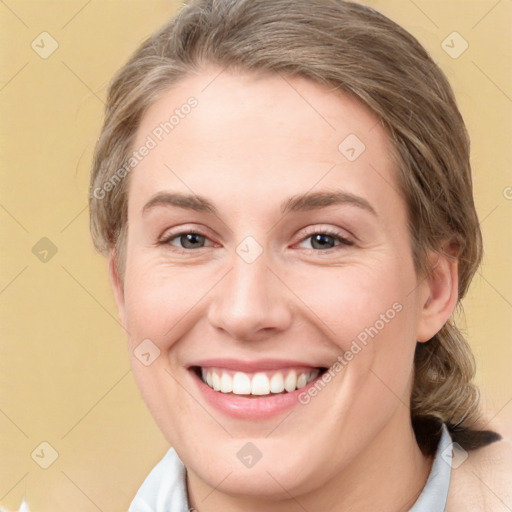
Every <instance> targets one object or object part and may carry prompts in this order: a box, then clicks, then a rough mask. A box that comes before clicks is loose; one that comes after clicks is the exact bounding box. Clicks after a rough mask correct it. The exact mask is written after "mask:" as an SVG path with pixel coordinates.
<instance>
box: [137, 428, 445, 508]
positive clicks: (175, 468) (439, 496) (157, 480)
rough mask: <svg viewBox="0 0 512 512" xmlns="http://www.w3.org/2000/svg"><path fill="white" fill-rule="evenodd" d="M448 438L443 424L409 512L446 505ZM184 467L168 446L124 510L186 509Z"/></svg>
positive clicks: (187, 506) (187, 505)
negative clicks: (427, 475)
mask: <svg viewBox="0 0 512 512" xmlns="http://www.w3.org/2000/svg"><path fill="white" fill-rule="evenodd" d="M451 445H452V440H451V437H450V434H449V432H448V429H447V428H446V425H444V424H443V431H442V435H441V440H440V442H439V445H438V447H437V451H436V455H435V458H434V462H433V464H432V469H431V470H430V474H429V477H428V480H427V483H426V484H425V487H424V488H423V491H422V492H421V494H420V496H419V497H418V499H417V500H416V502H415V503H414V505H413V507H412V508H411V509H409V512H442V511H444V509H445V507H446V500H447V498H448V488H449V486H450V477H451V465H450V462H451V458H452V449H451ZM189 510H191V507H190V505H189V504H188V497H187V479H186V470H185V466H184V465H183V462H181V460H180V459H179V457H178V454H177V453H176V451H175V450H174V448H171V449H170V450H169V451H168V452H167V453H166V454H165V456H164V458H163V459H162V460H161V461H160V462H159V463H158V464H157V465H156V466H155V467H154V468H153V469H152V470H151V473H149V475H148V476H147V478H146V480H144V482H143V484H142V486H141V487H140V489H139V491H138V492H137V494H136V496H135V498H134V500H133V501H132V504H131V505H130V508H129V510H128V512H189Z"/></svg>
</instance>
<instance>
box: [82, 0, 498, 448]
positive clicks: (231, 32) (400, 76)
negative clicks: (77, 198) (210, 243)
mask: <svg viewBox="0 0 512 512" xmlns="http://www.w3.org/2000/svg"><path fill="white" fill-rule="evenodd" d="M205 64H213V65H217V66H219V68H220V69H227V68H229V69H234V70H241V71H255V72H269V73H280V74H283V75H295V76H301V77H306V78H309V79H311V80H314V81H317V82H319V83H322V84H326V85H328V86H330V87H331V88H337V89H340V90H342V91H344V92H345V93H348V94H351V95H353V96H354V97H355V98H357V99H358V100H359V101H361V102H363V103H364V104H366V105H367V106H368V107H370V108H371V109H372V110H373V111H374V112H375V113H376V114H377V116H378V117H379V118H380V120H381V122H382V124H383V126H384V127H385V128H386V129H387V131H388V133H389V136H390V139H391V143H392V148H393V152H394V155H395V158H396V163H397V165H396V169H397V177H398V182H399V184H400V189H401V190H400V192H401V193H402V195H403V197H404V198H405V201H406V204H407V208H408V219H409V231H410V236H411V250H412V254H413V258H414V263H415V267H416V270H417V273H418V276H420V277H421V276H426V275H428V272H429V271H430V269H429V265H428V260H427V254H428V252H429V251H437V252H441V251H443V247H445V246H446V244H450V245H451V246H452V247H455V248H456V250H457V254H458V256H457V258H458V261H459V266H458V273H459V297H458V298H459V301H460V299H462V297H464V295H465V293H466V291H467V289H468V286H469V284H470V281H471V279H472V277H473V275H474V273H475V271H476V269H477V267H478V265H479V264H480V261H481V258H482V237H481V232H480V227H479V222H478V218H477V214H476V210H475V205H474V201H473V193H472V178H471V167H470V161H469V149H470V143H469V137H468V134H467V131H466V128H465V125H464V121H463V119H462V116H461V114H460V112H459V109H458V107H457V104H456V100H455V98H454V94H453V91H452V89H451V87H450V85H449V83H448V81H447V79H446V77H445V75H444V73H443V72H442V71H441V70H440V69H439V67H438V66H437V65H436V64H435V62H434V61H433V60H432V59H431V57H430V56H429V55H428V53H427V52H426V51H425V49H424V48H423V47H422V45H421V44H420V43H419V42H418V41H417V40H416V39H415V38H414V37H413V36H412V35H411V34H409V33H408V32H407V31H406V30H404V29H403V28H401V27H400V26H399V25H397V24H396V23H394V22H393V21H391V20H389V19H388V18H386V17H385V16H383V15H382V14H380V13H379V12H377V11H375V10H373V9H371V8H369V7H365V6H362V5H359V4H356V3H351V2H344V1H342V0H197V1H192V2H190V3H189V4H188V5H186V6H185V7H184V8H183V9H182V11H181V12H180V13H179V14H178V15H177V16H176V17H174V18H172V19H171V20H170V22H169V23H167V24H166V25H165V26H164V27H162V28H161V29H160V30H158V31H157V32H156V33H155V34H154V35H152V36H151V37H150V38H149V39H148V40H146V41H145V42H144V43H143V44H142V45H141V46H140V47H139V49H138V50H137V51H136V52H135V54H134V55H133V56H132V57H131V59H130V60H129V61H128V62H127V63H126V65H125V66H124V67H123V68H122V69H121V70H120V71H119V72H118V73H117V75H116V76H115V78H114V80H113V81H112V83H111V85H110V88H109V92H108V100H107V106H106V114H105V123H104V126H103V129H102V133H101V137H100V139H99V141H98V144H97V147H96V151H95V155H94V162H93V169H92V177H91V194H90V220H91V232H92V236H93V239H94V243H95V245H96V247H97V249H98V250H100V251H102V252H103V253H107V252H108V251H110V250H111V249H115V250H116V254H117V257H118V260H119V263H120V267H121V273H122V266H123V265H122V261H123V256H124V240H125V235H126V227H127V192H128V184H129V169H128V170H127V168H126V162H127V161H128V159H129V157H130V151H133V148H132V145H133V140H134V136H135V133H136V130H137V127H138V125H139V123H140V120H141V117H142V115H143V114H144V112H145V110H146V109H147V108H148V106H149V105H151V104H152V103H153V102H154V101H155V99H156V98H157V97H158V95H159V94H160V93H162V92H163V91H164V90H166V89H167V88H169V87H170V86H171V85H172V84H173V83H176V82H177V81H178V80H182V79H183V78H185V77H186V76H187V75H188V74H190V73H191V72H192V71H195V70H200V69H201V67H202V66H204V65H205ZM191 150H193V149H192V148H191ZM123 168H124V169H125V171H126V172H124V173H119V170H120V169H123ZM120 174H124V176H122V178H123V179H116V176H117V178H121V176H120ZM106 183H110V184H111V185H112V186H108V187H106V188H105V184H106ZM98 191H99V192H98ZM459 307H460V302H459ZM414 366H415V377H414V384H413V391H412V396H411V419H412V422H413V425H414V428H415V433H416V437H417V440H418V444H419V445H420V447H421V449H422V450H423V451H424V453H426V454H431V453H432V451H433V450H434V449H435V446H436V440H437V438H438V437H439V433H440V422H445V423H447V425H448V427H449V429H450V430H451V433H452V437H453V438H454V440H457V441H458V442H459V444H461V445H462V446H463V447H465V448H466V449H473V448H476V447H478V446H482V445H484V444H487V443H488V442H491V441H492V440H495V439H497V438H498V437H499V436H497V435H496V434H494V433H492V432H489V431H485V430H478V428H476V425H477V422H478V421H479V415H480V409H479V394H478V389H477V388H476V387H475V385H474V384H473V381H472V379H473V376H474V372H475V364H474V359H473V356H472V353H471V349H470V347H469V345H468V343H467V342H466V340H465V339H464V337H463V335H462V334H461V332H460V331H459V329H458V328H457V327H456V325H455V324H454V322H453V320H452V319H450V320H449V321H448V322H447V323H446V325H445V326H444V327H443V328H442V329H441V330H440V331H439V332H438V333H437V334H436V335H435V336H434V337H433V338H432V339H431V340H429V341H428V342H426V343H418V344H417V347H416V353H415V360H414Z"/></svg>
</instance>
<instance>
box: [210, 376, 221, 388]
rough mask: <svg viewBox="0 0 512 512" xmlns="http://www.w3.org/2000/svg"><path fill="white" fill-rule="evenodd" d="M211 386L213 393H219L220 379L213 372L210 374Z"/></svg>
mask: <svg viewBox="0 0 512 512" xmlns="http://www.w3.org/2000/svg"><path fill="white" fill-rule="evenodd" d="M212 385H213V386H212V387H213V389H214V390H215V391H220V387H221V385H220V377H219V376H218V375H217V374H216V373H215V372H213V374H212Z"/></svg>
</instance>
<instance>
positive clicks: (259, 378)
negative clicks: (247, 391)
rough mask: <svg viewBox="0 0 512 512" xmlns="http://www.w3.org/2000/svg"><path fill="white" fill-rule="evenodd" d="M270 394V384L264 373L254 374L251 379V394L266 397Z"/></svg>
mask: <svg viewBox="0 0 512 512" xmlns="http://www.w3.org/2000/svg"><path fill="white" fill-rule="evenodd" d="M269 393H270V382H269V381H268V377H267V376H266V375H265V374H264V373H256V374H255V375H254V377H253V378H252V383H251V394H252V395H268V394H269Z"/></svg>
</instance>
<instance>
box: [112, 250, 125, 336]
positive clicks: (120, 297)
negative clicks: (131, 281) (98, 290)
mask: <svg viewBox="0 0 512 512" xmlns="http://www.w3.org/2000/svg"><path fill="white" fill-rule="evenodd" d="M108 274H109V277H110V285H111V286H112V291H113V293H114V299H115V301H116V305H117V314H118V316H119V321H120V322H121V325H122V326H123V328H125V329H126V309H125V304H124V285H123V281H122V279H121V277H120V276H119V269H118V264H117V255H116V251H115V249H111V251H110V254H109V257H108Z"/></svg>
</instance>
